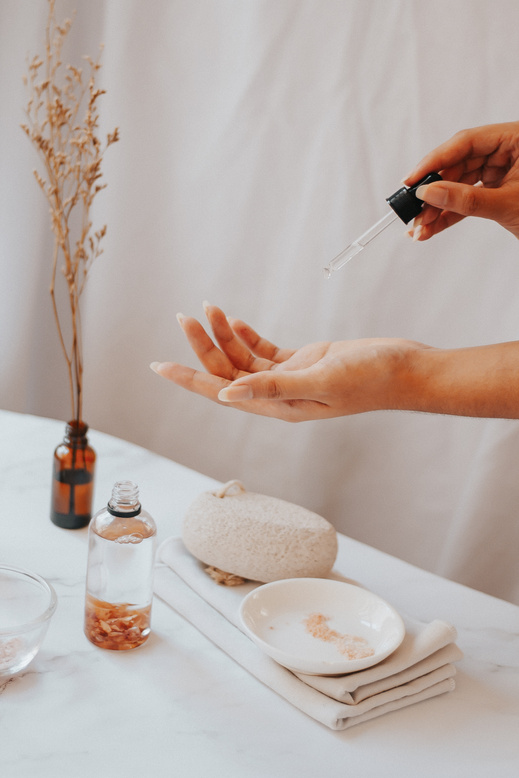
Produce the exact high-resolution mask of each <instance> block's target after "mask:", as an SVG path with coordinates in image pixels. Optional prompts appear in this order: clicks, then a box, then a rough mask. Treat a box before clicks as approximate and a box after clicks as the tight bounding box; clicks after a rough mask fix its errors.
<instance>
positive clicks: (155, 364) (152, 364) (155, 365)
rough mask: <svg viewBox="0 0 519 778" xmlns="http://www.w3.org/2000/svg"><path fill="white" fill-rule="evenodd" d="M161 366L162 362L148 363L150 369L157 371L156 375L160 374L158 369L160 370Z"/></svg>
mask: <svg viewBox="0 0 519 778" xmlns="http://www.w3.org/2000/svg"><path fill="white" fill-rule="evenodd" d="M161 366H162V362H152V363H151V364H150V367H151V369H152V370H153V371H154V372H155V373H157V374H158V375H160V372H159V371H160V368H161Z"/></svg>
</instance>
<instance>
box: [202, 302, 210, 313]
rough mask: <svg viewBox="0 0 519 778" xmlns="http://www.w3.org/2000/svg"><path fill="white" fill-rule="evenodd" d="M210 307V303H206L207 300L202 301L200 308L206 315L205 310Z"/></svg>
mask: <svg viewBox="0 0 519 778" xmlns="http://www.w3.org/2000/svg"><path fill="white" fill-rule="evenodd" d="M210 307H211V303H208V302H207V300H204V302H203V303H202V308H203V309H204V311H205V312H206V313H207V309H208V308H210Z"/></svg>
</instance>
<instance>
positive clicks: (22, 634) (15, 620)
mask: <svg viewBox="0 0 519 778" xmlns="http://www.w3.org/2000/svg"><path fill="white" fill-rule="evenodd" d="M57 604H58V598H57V596H56V592H55V591H54V589H53V587H52V586H51V585H50V583H49V582H48V581H46V580H45V579H44V578H42V577H41V576H40V575H37V574H36V573H30V572H29V571H28V570H23V569H21V568H19V567H12V566H11V565H3V564H0V676H6V675H15V673H19V672H20V671H21V670H24V669H25V668H26V667H27V666H28V665H29V664H30V662H32V660H33V659H34V657H35V656H36V654H37V653H38V651H39V649H40V646H41V644H42V643H43V639H44V637H45V634H46V632H47V629H48V626H49V623H50V620H51V618H52V614H53V613H54V611H55V610H56V606H57Z"/></svg>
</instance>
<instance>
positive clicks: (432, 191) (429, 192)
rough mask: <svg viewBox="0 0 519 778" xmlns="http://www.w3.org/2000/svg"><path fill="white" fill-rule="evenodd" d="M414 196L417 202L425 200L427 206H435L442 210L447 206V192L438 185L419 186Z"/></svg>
mask: <svg viewBox="0 0 519 778" xmlns="http://www.w3.org/2000/svg"><path fill="white" fill-rule="evenodd" d="M416 196H417V197H418V199H419V200H426V201H427V202H428V203H429V205H435V206H436V207H437V208H443V207H444V206H446V205H448V202H447V201H448V197H449V192H448V190H447V189H446V188H445V187H443V186H438V184H427V185H422V186H419V187H418V189H417V190H416Z"/></svg>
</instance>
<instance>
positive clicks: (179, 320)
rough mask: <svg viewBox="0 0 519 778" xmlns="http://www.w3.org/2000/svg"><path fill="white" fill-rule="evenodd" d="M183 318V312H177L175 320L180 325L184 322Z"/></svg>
mask: <svg viewBox="0 0 519 778" xmlns="http://www.w3.org/2000/svg"><path fill="white" fill-rule="evenodd" d="M185 318H186V317H185V316H184V314H183V313H177V321H178V323H179V324H180V326H181V327H182V325H183V324H184V319H185Z"/></svg>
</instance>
